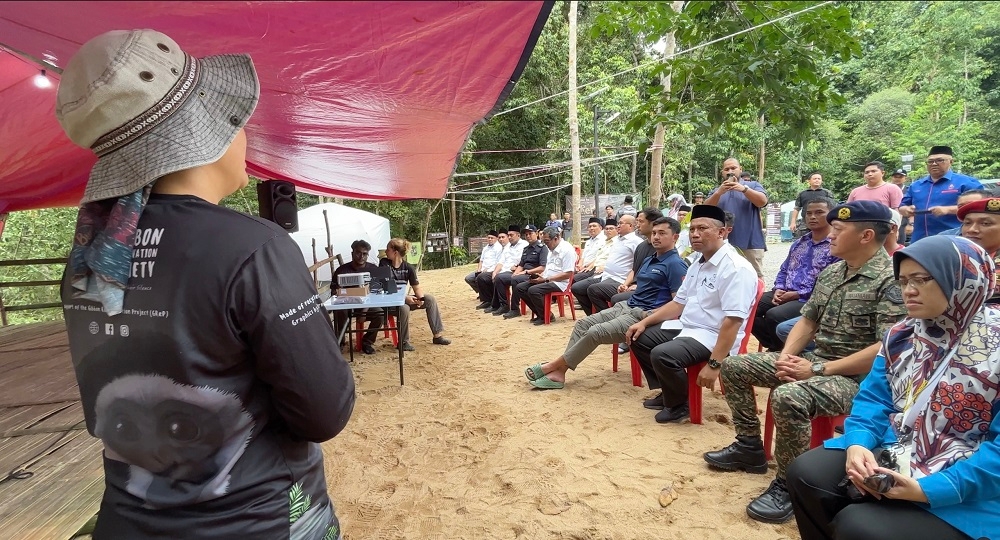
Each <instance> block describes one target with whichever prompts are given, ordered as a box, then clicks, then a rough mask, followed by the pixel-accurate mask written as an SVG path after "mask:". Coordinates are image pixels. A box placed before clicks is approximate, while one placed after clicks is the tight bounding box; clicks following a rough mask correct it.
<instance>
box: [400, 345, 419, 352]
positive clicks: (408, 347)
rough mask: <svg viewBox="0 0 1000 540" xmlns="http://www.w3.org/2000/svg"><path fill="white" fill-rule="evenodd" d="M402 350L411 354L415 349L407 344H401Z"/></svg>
mask: <svg viewBox="0 0 1000 540" xmlns="http://www.w3.org/2000/svg"><path fill="white" fill-rule="evenodd" d="M403 350H404V351H406V352H413V351H415V350H416V349H414V348H413V345H410V344H409V343H403Z"/></svg>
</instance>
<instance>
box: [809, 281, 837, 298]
mask: <svg viewBox="0 0 1000 540" xmlns="http://www.w3.org/2000/svg"><path fill="white" fill-rule="evenodd" d="M832 292H833V289H831V288H830V287H828V286H826V285H823V284H820V283H817V284H816V286H815V287H813V293H812V296H830V293H832Z"/></svg>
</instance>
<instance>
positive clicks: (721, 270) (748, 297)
mask: <svg viewBox="0 0 1000 540" xmlns="http://www.w3.org/2000/svg"><path fill="white" fill-rule="evenodd" d="M725 220H726V215H725V212H724V211H723V210H722V209H721V208H719V207H717V206H712V205H697V206H695V207H694V209H692V211H691V227H690V229H689V233H690V238H691V246H692V247H693V248H694V249H695V250H696V251H698V252H700V253H701V258H699V259H698V261H696V262H695V264H693V265H691V267H690V268H689V269H688V271H687V274H686V275H685V278H684V284H683V285H681V288H680V290H679V291H677V294H676V295H675V296H674V299H673V300H671V301H670V302H667V303H666V304H664V305H663V307H661V308H659V309H657V310H656V311H654V312H653V313H651V314H650V315H649V316H648V317H646V318H645V319H643V320H641V321H639V322H637V323H636V324H634V325H632V326H631V327H629V329H628V331H627V332H626V333H625V339H626V341H627V342H629V344H630V346H631V347H632V351H633V352H634V353H635V356H636V359H637V360H638V361H639V365H640V366H641V367H642V372H643V374H645V375H646V381H648V382H649V388H650V389H651V390H655V389H657V388H660V389H661V392H660V394H659V395H657V396H655V397H653V398H650V399H647V400H645V401H644V402H643V406H644V407H646V408H647V409H653V410H659V412H657V413H656V421H657V422H658V423H661V424H663V423H667V422H677V421H680V420H682V419H683V418H685V417H687V416H689V414H690V411H689V410H688V388H687V373H686V372H685V368H687V367H689V366H694V365H697V364H700V363H701V362H706V361H707V362H708V365H707V366H705V367H704V368H703V369H702V370H701V372H700V373H699V374H698V384H699V385H700V386H703V387H705V388H709V389H711V388H713V387H714V386H715V381H716V379H718V378H719V369H720V368H721V367H722V364H721V362H722V360H724V359H725V358H726V357H728V356H730V355H732V354H736V353H737V352H738V351H739V347H740V345H739V344H740V341H741V340H742V339H743V336H744V334H745V333H746V321H747V317H748V316H749V315H750V308H751V307H752V306H753V303H754V302H755V301H756V298H757V272H756V270H754V268H753V266H752V265H751V264H750V263H749V262H748V261H747V260H746V259H744V258H743V257H742V256H740V254H739V253H738V252H737V251H736V250H735V249H734V248H733V247H732V246H731V245H730V244H729V243H728V242H726V240H725V238H726V224H725ZM664 321H666V324H663V325H662V326H663V327H661V323H664Z"/></svg>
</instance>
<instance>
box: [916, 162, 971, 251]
mask: <svg viewBox="0 0 1000 540" xmlns="http://www.w3.org/2000/svg"><path fill="white" fill-rule="evenodd" d="M953 156H954V152H952V150H951V147H949V146H933V147H931V151H930V153H929V155H928V156H927V176H924V177H923V178H920V179H918V180H915V181H914V182H913V183H912V184H910V189H908V190H906V194H905V195H903V201H902V206H900V207H899V213H900V214H901V215H902V216H903V217H908V218H910V221H911V222H912V223H913V234H912V235H910V243H911V244H912V243H913V242H916V241H917V240H920V239H921V238H923V237H925V236H934V235H935V234H938V233H940V232H942V231H946V230H948V229H954V228H955V227H958V226H960V225H961V224H962V223H961V222H960V221H959V220H958V218H957V217H955V213H956V212H958V196H959V195H961V194H962V193H964V192H966V191H968V190H970V189H982V187H983V185H982V184H981V183H979V180H977V179H975V178H973V177H971V176H966V175H964V174H959V173H957V172H955V171H952V170H951V164H952V163H953V162H954V161H955V158H954V157H953Z"/></svg>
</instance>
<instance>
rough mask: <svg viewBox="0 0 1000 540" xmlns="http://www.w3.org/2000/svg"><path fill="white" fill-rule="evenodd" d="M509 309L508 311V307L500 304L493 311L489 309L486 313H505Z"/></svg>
mask: <svg viewBox="0 0 1000 540" xmlns="http://www.w3.org/2000/svg"><path fill="white" fill-rule="evenodd" d="M507 311H508V309H507V308H505V307H503V306H500V307H498V308H496V309H494V310H493V311H487V312H486V313H492V314H494V315H504V314H505V313H507Z"/></svg>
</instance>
